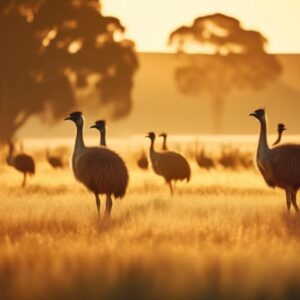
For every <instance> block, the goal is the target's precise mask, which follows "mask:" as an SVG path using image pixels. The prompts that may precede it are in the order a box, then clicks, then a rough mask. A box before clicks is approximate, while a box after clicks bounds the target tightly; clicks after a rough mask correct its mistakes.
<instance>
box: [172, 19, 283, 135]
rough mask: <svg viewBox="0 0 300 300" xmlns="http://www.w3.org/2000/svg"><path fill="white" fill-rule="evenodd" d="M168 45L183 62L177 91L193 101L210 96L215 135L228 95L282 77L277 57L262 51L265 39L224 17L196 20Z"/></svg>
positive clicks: (173, 33) (257, 87) (174, 34)
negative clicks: (171, 46)
mask: <svg viewBox="0 0 300 300" xmlns="http://www.w3.org/2000/svg"><path fill="white" fill-rule="evenodd" d="M169 43H170V45H173V46H175V47H176V49H177V51H178V52H179V53H181V54H182V55H183V56H184V58H185V60H184V61H185V62H184V65H182V66H180V67H178V68H177V69H176V71H175V79H176V82H177V85H178V88H179V91H180V92H182V93H183V94H186V95H189V96H192V97H195V96H200V95H202V94H204V93H206V94H208V95H209V96H210V98H211V100H212V103H213V115H214V132H215V133H218V132H220V129H221V117H222V113H223V108H224V102H225V99H226V97H228V95H229V94H230V92H232V91H233V90H235V89H243V88H252V89H260V88H262V87H264V86H265V84H266V83H267V82H269V81H271V80H274V79H276V78H277V77H278V76H279V74H280V73H281V66H280V64H279V63H278V61H277V59H276V57H275V56H273V55H270V54H268V53H267V52H266V51H265V46H266V43H267V40H266V38H265V37H264V36H263V35H262V34H261V33H259V32H257V31H253V30H245V29H243V28H242V27H241V24H240V22H239V21H238V20H236V19H234V18H231V17H228V16H225V15H223V14H219V13H218V14H213V15H208V16H204V17H199V18H197V19H195V20H194V22H193V24H192V25H191V26H182V27H179V28H178V29H176V30H175V31H174V32H172V33H171V34H170V37H169ZM190 50H192V51H193V52H196V54H195V53H193V54H191V53H189V51H190ZM203 52H206V53H207V52H208V53H209V54H211V55H206V57H205V59H203V56H201V55H197V54H199V53H203Z"/></svg>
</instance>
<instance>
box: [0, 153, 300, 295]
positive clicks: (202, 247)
mask: <svg viewBox="0 0 300 300" xmlns="http://www.w3.org/2000/svg"><path fill="white" fill-rule="evenodd" d="M3 154H4V152H3V153H2V156H3ZM37 157H38V168H37V174H36V176H35V177H33V178H29V180H28V187H27V188H26V189H21V188H20V184H21V180H22V175H21V174H20V173H18V172H17V171H15V170H14V169H12V168H9V167H7V166H6V165H5V164H4V163H3V162H2V164H1V166H0V179H1V181H0V298H1V299H2V300H4V299H299V297H300V260H299V255H300V217H299V216H297V215H296V214H295V213H294V212H293V211H292V213H291V214H290V215H288V214H287V212H286V207H285V199H284V193H283V192H282V191H278V190H271V189H268V188H267V187H266V186H265V184H264V182H263V180H262V179H261V177H260V176H259V174H258V173H257V171H256V170H252V169H250V170H237V171H228V170H224V169H222V168H217V169H214V170H212V171H205V170H201V169H199V167H198V166H196V165H195V164H194V163H193V164H192V169H193V177H192V180H191V182H190V183H188V184H186V183H178V184H177V185H176V191H175V196H174V197H173V198H171V197H170V196H169V191H168V189H167V187H166V186H165V185H164V182H163V179H162V178H160V177H158V176H156V175H155V174H153V172H152V170H150V171H142V170H139V169H138V168H137V167H136V166H135V165H134V160H133V159H131V160H130V159H128V161H129V162H128V164H129V167H130V186H129V188H128V191H127V195H126V197H125V198H124V199H122V200H121V201H115V202H114V205H113V210H112V218H111V220H107V219H104V218H102V219H101V220H98V219H97V217H96V205H95V201H94V198H93V196H92V195H91V194H90V193H89V192H87V191H86V189H85V188H84V187H83V186H81V185H80V184H78V183H77V182H76V181H75V179H74V178H73V175H72V173H71V171H70V170H69V168H65V169H64V170H58V171H55V170H53V169H51V168H50V167H49V166H48V164H47V163H46V162H45V160H44V159H43V157H42V155H39V154H38V153H37ZM101 200H102V202H101V209H102V213H103V209H104V206H105V198H104V197H103V198H102V199H101Z"/></svg>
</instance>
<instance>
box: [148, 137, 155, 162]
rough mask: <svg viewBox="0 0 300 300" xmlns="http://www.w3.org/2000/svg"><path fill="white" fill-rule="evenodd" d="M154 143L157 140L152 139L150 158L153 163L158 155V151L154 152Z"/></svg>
mask: <svg viewBox="0 0 300 300" xmlns="http://www.w3.org/2000/svg"><path fill="white" fill-rule="evenodd" d="M154 141H155V139H151V144H150V150H149V154H150V158H151V160H152V161H153V159H154V157H155V155H156V151H155V150H154Z"/></svg>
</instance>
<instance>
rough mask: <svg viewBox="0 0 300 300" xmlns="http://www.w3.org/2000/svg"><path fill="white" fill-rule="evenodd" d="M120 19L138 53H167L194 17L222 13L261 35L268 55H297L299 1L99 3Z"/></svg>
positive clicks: (112, 0) (111, 0) (143, 0)
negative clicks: (175, 34)
mask: <svg viewBox="0 0 300 300" xmlns="http://www.w3.org/2000/svg"><path fill="white" fill-rule="evenodd" d="M102 4H103V13H104V14H105V15H114V16H116V17H119V18H120V19H121V21H122V23H123V24H124V25H125V26H126V28H127V36H128V37H129V38H131V39H133V40H135V42H136V45H137V50H138V51H154V52H165V51H169V50H170V49H168V47H167V37H168V34H169V33H170V32H171V31H172V30H174V29H176V28H177V27H178V26H181V25H183V24H185V25H189V24H190V23H191V22H192V21H193V20H194V19H195V18H196V17H198V16H201V15H206V14H211V13H215V12H221V13H224V14H228V15H230V16H233V17H236V18H238V19H239V20H240V21H241V22H242V24H243V25H244V27H245V28H247V29H254V30H258V31H260V32H262V33H263V34H264V35H265V36H266V37H267V38H268V39H269V48H268V50H269V51H270V52H284V53H299V52H300V0H152V1H150V0H102Z"/></svg>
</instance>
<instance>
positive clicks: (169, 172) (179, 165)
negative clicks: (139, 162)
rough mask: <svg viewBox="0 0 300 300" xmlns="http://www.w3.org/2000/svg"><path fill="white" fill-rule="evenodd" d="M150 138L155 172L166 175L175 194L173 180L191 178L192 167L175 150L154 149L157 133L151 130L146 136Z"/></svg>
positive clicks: (151, 156)
mask: <svg viewBox="0 0 300 300" xmlns="http://www.w3.org/2000/svg"><path fill="white" fill-rule="evenodd" d="M146 137H148V138H149V139H150V141H151V144H150V150H149V153H150V159H151V163H152V167H153V170H154V172H155V173H156V174H157V175H160V176H162V177H164V179H165V181H166V183H167V184H168V186H169V188H170V193H171V196H172V195H173V186H172V181H177V180H185V179H186V180H187V182H189V180H190V178H191V168H190V166H189V164H188V162H187V160H186V159H185V158H184V157H183V156H182V155H180V154H178V153H176V152H173V151H164V152H156V151H155V149H154V142H155V133H154V132H149V133H148V135H147V136H146Z"/></svg>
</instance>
